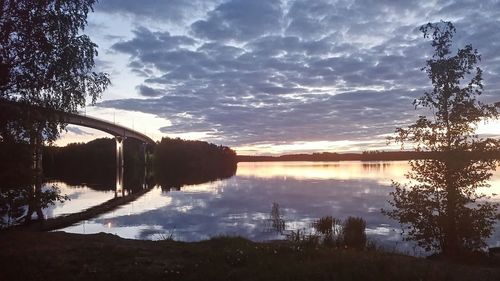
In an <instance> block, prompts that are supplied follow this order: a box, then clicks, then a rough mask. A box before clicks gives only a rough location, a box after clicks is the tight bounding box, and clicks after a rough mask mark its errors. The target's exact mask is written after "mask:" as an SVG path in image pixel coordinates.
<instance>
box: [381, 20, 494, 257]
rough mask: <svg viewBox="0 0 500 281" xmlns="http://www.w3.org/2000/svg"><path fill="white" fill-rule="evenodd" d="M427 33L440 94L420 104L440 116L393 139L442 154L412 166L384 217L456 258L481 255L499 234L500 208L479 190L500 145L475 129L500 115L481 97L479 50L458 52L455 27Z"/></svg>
mask: <svg viewBox="0 0 500 281" xmlns="http://www.w3.org/2000/svg"><path fill="white" fill-rule="evenodd" d="M420 30H421V31H422V32H423V33H424V37H425V38H429V37H430V38H431V39H432V46H433V47H434V54H433V56H432V57H431V58H430V59H429V60H427V65H426V67H424V68H423V70H425V72H426V73H427V76H428V77H429V79H430V81H431V83H432V86H433V89H432V91H429V92H425V93H424V96H422V97H421V98H419V99H417V100H415V101H414V105H415V107H416V108H427V109H429V111H430V112H432V115H431V117H426V116H420V117H419V118H418V120H417V121H416V122H415V124H413V125H410V126H409V127H407V128H398V129H397V130H396V134H397V135H396V137H395V138H393V140H394V141H396V142H399V143H401V145H402V146H403V145H405V144H412V145H413V146H414V149H415V150H417V151H424V152H430V153H434V154H433V155H434V157H433V158H431V159H424V160H415V161H411V162H410V165H411V171H410V172H409V173H408V175H407V177H408V178H409V179H410V180H411V183H410V184H401V183H396V182H395V183H393V186H394V187H395V191H394V192H392V201H391V202H390V204H391V205H392V206H393V207H394V208H393V209H392V210H390V211H388V210H383V212H384V213H385V214H387V215H388V216H390V217H392V218H394V219H397V220H398V221H399V222H400V223H401V224H402V226H403V229H404V230H405V232H404V233H405V234H406V239H408V240H414V241H416V242H417V243H418V245H420V246H422V247H423V248H424V249H426V250H428V251H437V252H442V253H443V254H445V255H447V256H452V255H456V254H460V253H465V252H471V251H476V250H480V249H481V248H483V247H484V246H485V245H486V244H485V242H484V240H485V238H486V237H489V236H490V235H491V234H492V231H493V224H494V223H495V216H496V209H497V207H498V205H497V204H492V203H488V202H485V200H484V199H485V196H484V195H482V194H478V193H477V192H476V190H477V188H479V187H486V186H488V183H487V181H488V180H489V179H490V177H491V175H492V174H491V171H492V170H494V169H495V168H496V165H497V164H498V160H495V159H493V158H490V157H492V155H494V154H495V152H496V151H497V150H498V147H499V142H498V141H497V140H494V139H481V138H479V137H478V136H477V135H476V133H475V130H476V128H477V124H478V123H479V122H480V121H483V120H487V119H489V118H496V117H497V116H498V112H497V110H496V108H495V106H494V105H488V104H483V103H482V102H480V101H479V100H478V99H477V98H478V96H479V95H480V94H481V93H482V90H483V84H482V71H481V69H480V68H479V67H477V66H476V64H477V63H478V62H479V61H480V55H479V54H478V52H477V50H476V49H473V48H472V46H471V45H466V46H465V47H464V48H461V49H458V51H457V52H456V53H455V54H453V53H452V50H451V46H452V38H453V35H454V34H455V28H454V26H453V24H452V23H450V22H441V23H435V24H432V23H429V24H427V25H424V26H422V27H421V28H420Z"/></svg>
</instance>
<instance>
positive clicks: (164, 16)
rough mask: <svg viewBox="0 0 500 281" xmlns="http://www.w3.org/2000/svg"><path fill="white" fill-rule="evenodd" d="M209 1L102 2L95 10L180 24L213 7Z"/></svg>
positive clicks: (124, 0) (143, 0)
mask: <svg viewBox="0 0 500 281" xmlns="http://www.w3.org/2000/svg"><path fill="white" fill-rule="evenodd" d="M213 2H215V3H216V2H217V1H207V0H190V1H185V0H164V1H157V0H141V1H137V0H101V1H99V2H98V4H97V5H96V7H95V9H96V11H99V12H105V13H112V14H113V13H116V14H125V15H128V16H132V17H137V18H139V19H153V20H160V21H166V22H171V23H179V22H183V21H185V20H188V19H189V16H190V15H192V14H193V11H198V10H200V9H201V10H203V9H204V8H205V7H207V6H208V7H209V6H212V5H213Z"/></svg>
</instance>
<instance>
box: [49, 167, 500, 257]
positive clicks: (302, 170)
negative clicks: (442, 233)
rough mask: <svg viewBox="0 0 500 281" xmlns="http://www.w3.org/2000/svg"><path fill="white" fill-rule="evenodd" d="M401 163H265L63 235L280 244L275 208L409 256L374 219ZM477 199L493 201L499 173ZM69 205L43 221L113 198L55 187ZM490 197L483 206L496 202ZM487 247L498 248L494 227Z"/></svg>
mask: <svg viewBox="0 0 500 281" xmlns="http://www.w3.org/2000/svg"><path fill="white" fill-rule="evenodd" d="M407 169H408V164H407V162H406V161H403V162H266V163H239V164H238V170H237V173H236V175H235V176H233V177H232V178H230V179H227V180H220V181H216V182H210V183H204V184H198V185H189V186H183V187H181V189H180V190H176V191H166V190H162V189H161V188H159V187H155V188H153V189H152V190H151V191H149V192H148V193H146V194H145V195H143V196H142V197H140V198H139V199H138V200H136V201H134V202H132V203H130V204H128V205H124V206H122V207H120V208H118V209H116V210H115V211H113V212H110V213H106V214H104V215H101V216H99V217H97V218H94V219H92V220H88V221H84V222H81V223H79V224H77V225H74V226H71V227H67V228H64V229H62V230H63V231H66V232H72V233H97V232H107V233H113V234H117V235H119V236H121V237H125V238H134V239H160V238H161V237H164V236H163V235H167V236H168V235H172V236H173V238H174V239H176V240H182V241H196V240H202V239H207V238H210V237H214V236H217V235H242V236H244V237H247V238H249V239H252V240H268V239H278V238H282V237H280V236H279V235H277V234H275V233H273V232H270V231H269V220H268V219H269V217H270V211H271V206H272V203H273V202H276V203H278V204H279V205H280V207H281V212H282V214H283V215H284V219H285V221H286V227H287V229H302V228H306V229H310V227H311V222H313V221H314V220H316V219H318V218H320V217H322V216H326V215H332V216H334V217H337V218H340V219H344V218H347V217H348V216H360V217H363V218H364V219H365V220H366V221H367V233H368V236H369V238H371V239H373V240H376V241H378V242H379V243H381V244H384V245H386V246H388V247H395V248H398V249H400V250H406V251H413V245H412V244H410V243H403V242H401V237H400V235H399V225H398V224H397V222H395V221H392V220H390V219H389V218H387V217H385V216H383V215H382V214H381V213H380V209H381V208H388V207H389V205H388V203H387V200H388V199H389V192H390V191H391V190H392V188H391V186H390V183H391V179H392V180H396V181H399V182H403V181H405V178H404V173H405V172H406V171H407ZM491 184H492V187H491V188H489V189H486V190H483V192H484V193H488V194H492V193H496V194H500V172H496V173H495V174H494V176H493V178H492V181H491ZM57 185H58V186H59V187H60V188H61V191H62V193H66V194H68V195H69V196H70V197H71V198H72V200H71V201H68V202H65V203H62V204H56V205H55V206H54V207H51V208H49V209H48V210H46V211H47V214H48V216H49V217H50V216H53V215H58V214H62V213H70V212H75V211H79V210H82V209H84V208H87V207H89V206H91V205H97V204H99V203H102V202H104V201H106V200H109V199H110V198H112V197H113V196H114V191H108V192H103V191H95V190H92V189H90V188H88V187H73V186H68V185H65V184H62V183H58V184H57ZM496 194H494V195H493V196H492V198H491V199H490V200H492V201H500V195H496ZM497 228H498V229H497V231H496V232H495V234H494V236H493V237H492V238H491V239H490V240H489V243H490V244H491V245H492V246H500V227H497Z"/></svg>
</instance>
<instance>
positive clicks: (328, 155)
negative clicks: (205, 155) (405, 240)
mask: <svg viewBox="0 0 500 281" xmlns="http://www.w3.org/2000/svg"><path fill="white" fill-rule="evenodd" d="M456 156H457V157H473V158H477V157H486V158H500V151H498V152H494V153H491V152H488V153H486V154H482V155H480V154H474V155H472V154H468V153H466V152H462V153H461V155H456ZM442 157H443V155H442V154H440V153H436V152H416V151H366V152H363V153H334V152H323V153H313V154H288V155H281V156H247V155H238V157H237V159H238V162H268V161H398V160H416V159H439V158H442Z"/></svg>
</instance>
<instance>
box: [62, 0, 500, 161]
mask: <svg viewBox="0 0 500 281" xmlns="http://www.w3.org/2000/svg"><path fill="white" fill-rule="evenodd" d="M441 19H442V20H449V21H452V22H453V23H454V24H455V26H456V28H457V34H456V36H455V42H456V47H455V48H458V47H462V46H464V44H467V43H471V44H472V45H473V47H474V48H477V49H478V50H479V52H480V53H481V54H482V62H481V64H480V66H481V68H482V69H483V71H484V76H483V78H484V80H485V81H484V84H485V92H484V94H483V96H482V100H484V101H486V102H496V101H499V100H500V28H499V26H500V1H493V0H492V1H461V0H460V1H449V0H448V1H441V0H436V1H406V0H404V1H403V0H395V1H389V0H385V1H369V0H352V1H343V0H340V1H335V0H315V1H311V0H281V1H279V0H206V1H205V0H190V1H185V0H165V1H160V0H156V1H155V0H143V1H137V0H100V2H99V4H97V5H96V6H95V13H93V14H91V15H90V17H89V24H88V28H87V29H86V30H85V33H87V34H88V35H90V36H91V38H92V39H93V40H94V42H96V43H97V44H98V45H99V56H98V60H97V70H99V71H105V72H108V73H109V74H110V76H111V79H112V83H113V86H112V87H110V88H109V89H108V90H107V91H106V92H105V93H104V94H103V97H102V99H101V101H100V102H99V103H98V105H97V106H96V107H89V108H87V109H86V113H87V114H88V115H92V116H96V117H99V118H103V119H107V120H112V121H115V122H117V123H120V124H122V125H125V126H128V127H133V128H135V129H137V130H139V131H142V132H145V133H147V134H148V135H150V136H152V137H153V138H155V139H160V138H161V136H170V137H182V138H189V139H201V140H206V141H210V142H214V143H217V144H223V145H229V146H231V147H233V148H235V149H236V150H237V151H238V152H239V153H240V154H275V153H278V154H279V153H291V152H293V153H295V152H312V151H363V150H367V149H387V147H385V146H386V143H385V137H386V136H387V135H388V134H391V133H392V132H394V130H395V128H396V127H398V126H399V127H401V126H405V125H407V124H409V123H411V122H412V121H413V120H415V118H416V116H417V115H418V112H416V111H415V110H414V108H413V106H412V104H411V103H412V101H413V99H414V98H416V97H419V96H421V95H422V93H423V92H424V91H425V90H426V89H429V87H430V83H429V81H428V79H427V78H426V75H425V73H423V72H422V71H420V69H421V67H423V66H424V65H425V60H426V58H428V57H429V55H430V54H431V52H432V49H431V46H430V42H429V40H428V39H424V38H423V36H422V34H421V33H420V32H419V31H418V27H419V26H420V25H422V24H425V23H427V22H436V21H439V20H441ZM499 124H500V123H498V122H494V123H489V124H488V125H486V126H483V127H482V128H481V132H483V133H489V134H496V133H500V125H499ZM104 135H105V134H103V133H99V132H97V131H91V130H88V129H85V128H81V127H80V128H76V127H70V128H69V130H68V133H67V134H66V135H65V136H64V137H63V139H62V140H61V141H60V143H65V142H68V141H74V140H76V139H78V140H87V139H91V138H92V137H96V136H104Z"/></svg>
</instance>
